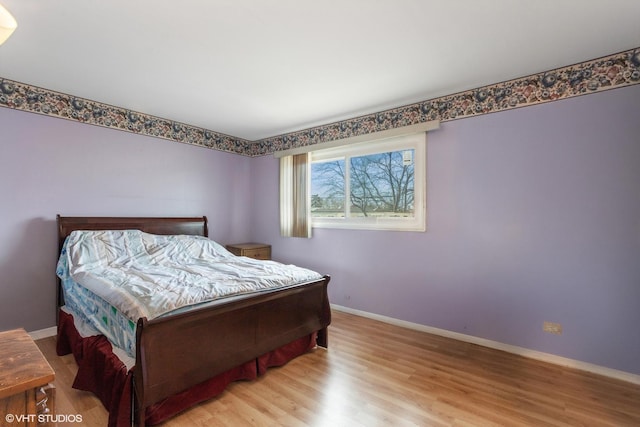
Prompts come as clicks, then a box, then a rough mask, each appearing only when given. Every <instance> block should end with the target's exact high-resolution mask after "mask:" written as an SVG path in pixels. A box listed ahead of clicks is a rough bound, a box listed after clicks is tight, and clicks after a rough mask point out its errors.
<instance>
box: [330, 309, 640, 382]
mask: <svg viewBox="0 0 640 427" xmlns="http://www.w3.org/2000/svg"><path fill="white" fill-rule="evenodd" d="M331 308H332V309H334V310H337V311H343V312H345V313H349V314H354V315H356V316H362V317H367V318H369V319H373V320H379V321H381V322H385V323H389V324H392V325H396V326H401V327H403V328H408V329H413V330H417V331H422V332H427V333H430V334H434V335H439V336H442V337H446V338H453V339H455V340H458V341H464V342H468V343H471V344H477V345H481V346H484V347H489V348H494V349H496V350H502V351H506V352H508V353H513V354H517V355H519V356H524V357H528V358H531V359H536V360H540V361H543V362H548V363H553V364H555V365H560V366H566V367H569V368H575V369H580V370H582V371H587V372H591V373H594V374H598V375H603V376H605V377H609V378H615V379H618V380H621V381H626V382H630V383H633V384H638V385H640V375H636V374H632V373H629V372H624V371H619V370H616V369H611V368H607V367H604V366H599V365H594V364H592V363H587V362H582V361H579V360H574V359H569V358H566V357H562V356H556V355H555V354H550V353H543V352H541V351H536V350H531V349H528V348H524V347H518V346H515V345H510V344H504V343H501V342H498V341H492V340H488V339H485V338H478V337H474V336H472V335H466V334H461V333H458V332H452V331H447V330H446V329H439V328H434V327H431V326H425V325H421V324H419V323H413V322H407V321H404V320H399V319H394V318H393V317H387V316H382V315H379V314H374V313H369V312H367V311H362V310H356V309H353V308H349V307H344V306H340V305H336V304H331Z"/></svg>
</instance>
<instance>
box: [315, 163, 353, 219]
mask: <svg viewBox="0 0 640 427" xmlns="http://www.w3.org/2000/svg"><path fill="white" fill-rule="evenodd" d="M344 165H345V161H344V159H340V160H332V161H327V162H314V163H313V164H312V165H311V216H312V217H314V218H344V216H345V212H344V201H345V196H344V194H345V193H344V184H345V178H344V177H345V170H344Z"/></svg>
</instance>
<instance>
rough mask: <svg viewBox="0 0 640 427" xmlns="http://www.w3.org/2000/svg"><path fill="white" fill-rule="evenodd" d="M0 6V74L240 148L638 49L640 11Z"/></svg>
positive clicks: (125, 1) (623, 1)
mask: <svg viewBox="0 0 640 427" xmlns="http://www.w3.org/2000/svg"><path fill="white" fill-rule="evenodd" d="M0 2H1V3H2V4H3V5H4V6H5V7H6V8H7V9H8V10H9V11H11V13H12V14H13V15H14V17H15V18H16V20H17V21H18V29H17V30H16V31H15V33H14V34H13V36H12V37H11V38H10V39H9V40H8V41H7V42H6V43H5V44H4V45H2V46H0V78H2V77H4V78H8V79H11V80H16V81H18V82H22V83H27V84H30V85H34V86H40V87H43V88H46V89H50V90H54V91H59V92H63V93H67V94H70V95H75V96H78V97H82V98H86V99H90V100H94V101H99V102H103V103H107V104H111V105H115V106H118V107H122V108H127V109H132V110H135V111H139V112H143V113H146V114H151V115H155V116H159V117H162V118H166V119H171V120H176V121H181V122H184V123H187V124H190V125H193V126H199V127H204V128H206V129H210V130H213V131H216V132H221V133H225V134H228V135H232V136H235V137H240V138H244V139H248V140H258V139H261V138H266V137H270V136H275V135H280V134H283V133H287V132H291V131H294V130H299V129H304V128H308V127H311V126H316V125H320V124H326V123H330V122H334V121H337V120H342V119H347V118H352V117H356V116H359V115H362V114H368V113H373V112H377V111H381V110H384V109H387V108H392V107H398V106H402V105H406V104H410V103H413V102H418V101H422V100H427V99H431V98H435V97H438V96H443V95H449V94H453V93H456V92H459V91H463V90H467V89H472V88H476V87H480V86H484V85H488V84H492V83H498V82H501V81H504V80H509V79H512V78H517V77H523V76H527V75H530V74H534V73H538V72H542V71H546V70H550V69H553V68H557V67H561V66H565V65H571V64H573V63H577V62H582V61H586V60H590V59H595V58H598V57H600V56H604V55H609V54H613V53H617V52H620V51H624V50H628V49H632V48H636V47H640V20H639V18H640V1H639V0H606V1H604V0H597V1H596V0H528V1H526V0H322V1H311V0H270V1H265V0H212V1H205V0H182V1H179V2H178V1H169V0H109V1H98V0H57V1H52V0H0Z"/></svg>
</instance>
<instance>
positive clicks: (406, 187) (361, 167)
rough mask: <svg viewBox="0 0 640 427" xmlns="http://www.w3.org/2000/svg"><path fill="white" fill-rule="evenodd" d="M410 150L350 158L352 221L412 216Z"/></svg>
mask: <svg viewBox="0 0 640 427" xmlns="http://www.w3.org/2000/svg"><path fill="white" fill-rule="evenodd" d="M414 151H415V150H413V149H408V150H402V151H391V152H386V153H378V154H370V155H367V156H358V157H351V158H350V163H349V165H350V170H349V174H350V176H349V177H350V179H349V185H350V203H351V205H350V206H351V209H350V211H351V216H352V217H386V218H393V217H397V218H401V217H402V218H406V217H413V216H414V167H413V158H414V154H415V152H414Z"/></svg>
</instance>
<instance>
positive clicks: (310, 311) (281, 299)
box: [134, 276, 331, 426]
mask: <svg viewBox="0 0 640 427" xmlns="http://www.w3.org/2000/svg"><path fill="white" fill-rule="evenodd" d="M329 280H330V278H329V276H325V277H324V278H323V279H322V280H319V281H316V282H310V283H306V284H303V285H299V286H296V287H293V288H288V289H285V290H280V291H274V292H269V293H265V294H262V295H260V296H257V297H253V298H250V299H243V300H238V301H234V302H230V303H227V304H221V305H217V306H215V307H211V308H204V309H199V310H195V311H191V312H188V313H184V314H179V315H175V316H169V317H165V318H159V319H154V320H152V321H147V320H146V319H140V320H139V321H138V326H137V344H136V345H137V348H136V366H135V368H134V389H135V394H136V407H137V408H136V409H137V419H138V423H139V425H140V426H143V425H144V422H145V421H144V418H145V409H146V408H147V407H148V406H150V405H152V404H154V403H156V402H158V401H160V400H162V399H164V398H166V397H168V396H171V395H174V394H176V393H179V392H181V391H183V390H186V389H188V388H189V387H192V386H194V385H196V384H199V383H201V382H203V381H205V380H207V379H209V378H211V377H213V376H215V375H217V374H219V373H222V372H225V371H227V370H229V369H231V368H234V367H236V366H238V365H240V364H242V363H245V362H247V361H250V360H252V359H256V358H257V357H258V356H261V355H262V354H265V353H267V352H269V351H271V350H274V349H276V348H278V347H281V346H283V345H285V344H287V343H289V342H291V341H293V340H295V339H298V338H301V337H303V336H305V335H308V334H311V333H313V332H316V331H317V332H318V340H317V343H318V345H320V346H323V347H326V346H327V326H328V325H329V323H330V322H331V311H330V307H329V300H328V296H327V285H328V283H329Z"/></svg>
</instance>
